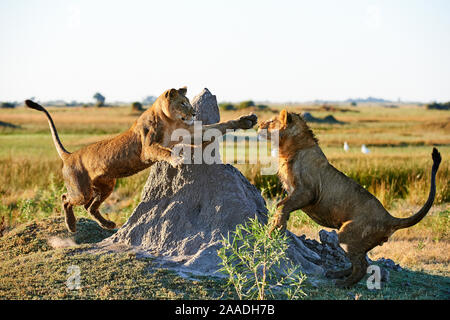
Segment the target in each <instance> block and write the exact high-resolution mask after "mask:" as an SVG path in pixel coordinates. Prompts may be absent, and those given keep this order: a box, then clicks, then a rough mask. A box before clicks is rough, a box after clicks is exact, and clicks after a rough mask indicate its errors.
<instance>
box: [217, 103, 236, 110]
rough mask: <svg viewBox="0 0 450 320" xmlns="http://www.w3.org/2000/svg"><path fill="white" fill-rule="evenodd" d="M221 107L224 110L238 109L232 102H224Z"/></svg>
mask: <svg viewBox="0 0 450 320" xmlns="http://www.w3.org/2000/svg"><path fill="white" fill-rule="evenodd" d="M219 109H220V110H223V111H229V110H236V107H235V106H234V104H232V103H227V102H224V103H221V104H219Z"/></svg>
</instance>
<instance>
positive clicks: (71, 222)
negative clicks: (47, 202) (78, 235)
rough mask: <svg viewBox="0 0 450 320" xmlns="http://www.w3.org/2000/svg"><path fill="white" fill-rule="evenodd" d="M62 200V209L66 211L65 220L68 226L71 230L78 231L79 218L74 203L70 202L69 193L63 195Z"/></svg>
mask: <svg viewBox="0 0 450 320" xmlns="http://www.w3.org/2000/svg"><path fill="white" fill-rule="evenodd" d="M61 200H62V209H63V211H64V220H65V222H66V227H67V229H68V230H69V231H70V232H76V231H77V219H76V218H75V215H74V214H73V205H72V204H70V201H69V200H68V198H67V193H65V194H63V195H62V196H61Z"/></svg>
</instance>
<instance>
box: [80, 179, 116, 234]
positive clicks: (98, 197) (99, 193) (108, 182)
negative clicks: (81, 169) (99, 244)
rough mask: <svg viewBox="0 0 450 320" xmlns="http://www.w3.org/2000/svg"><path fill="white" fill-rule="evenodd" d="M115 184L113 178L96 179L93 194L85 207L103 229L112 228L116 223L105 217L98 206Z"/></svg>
mask: <svg viewBox="0 0 450 320" xmlns="http://www.w3.org/2000/svg"><path fill="white" fill-rule="evenodd" d="M115 184H116V180H115V179H101V180H100V179H98V180H96V181H94V196H93V197H92V200H91V204H90V206H89V208H88V209H87V210H88V212H89V213H90V214H91V215H92V216H93V217H94V219H95V220H96V221H97V223H98V224H99V225H100V226H101V227H102V228H105V229H114V228H115V227H116V224H115V223H114V222H112V221H110V220H107V219H105V218H104V217H103V216H102V215H101V213H100V211H99V210H98V208H99V207H100V205H101V204H102V203H103V201H105V200H106V198H108V197H109V195H110V194H111V193H112V191H113V190H114V186H115Z"/></svg>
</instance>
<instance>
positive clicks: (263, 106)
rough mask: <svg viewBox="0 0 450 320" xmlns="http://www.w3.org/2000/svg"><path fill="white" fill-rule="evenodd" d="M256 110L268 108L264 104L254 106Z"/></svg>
mask: <svg viewBox="0 0 450 320" xmlns="http://www.w3.org/2000/svg"><path fill="white" fill-rule="evenodd" d="M256 108H257V109H258V110H261V111H262V110H267V109H268V108H269V106H268V105H266V104H258V105H257V106H256Z"/></svg>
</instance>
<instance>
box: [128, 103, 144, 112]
mask: <svg viewBox="0 0 450 320" xmlns="http://www.w3.org/2000/svg"><path fill="white" fill-rule="evenodd" d="M143 110H144V108H143V107H142V103H140V102H133V103H132V104H131V111H132V112H141V111H143Z"/></svg>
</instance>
